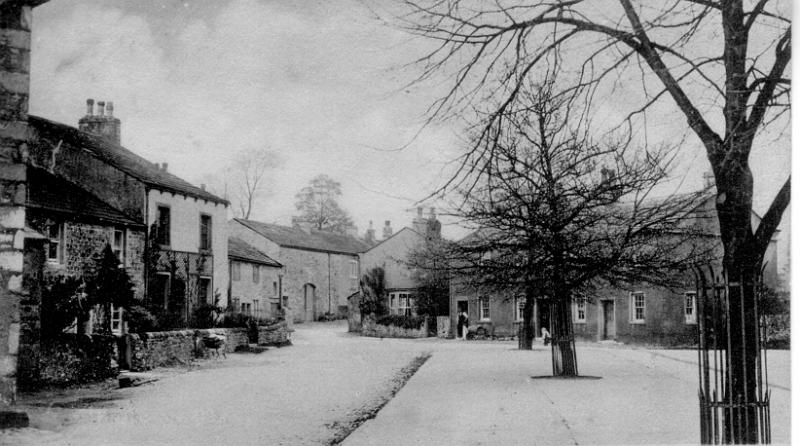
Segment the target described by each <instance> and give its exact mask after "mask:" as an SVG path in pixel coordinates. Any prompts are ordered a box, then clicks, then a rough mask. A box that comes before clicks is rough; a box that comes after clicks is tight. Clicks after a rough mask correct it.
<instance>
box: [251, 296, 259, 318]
mask: <svg viewBox="0 0 800 446" xmlns="http://www.w3.org/2000/svg"><path fill="white" fill-rule="evenodd" d="M253 315H254V316H255V317H261V312H260V310H259V308H258V300H257V299H253Z"/></svg>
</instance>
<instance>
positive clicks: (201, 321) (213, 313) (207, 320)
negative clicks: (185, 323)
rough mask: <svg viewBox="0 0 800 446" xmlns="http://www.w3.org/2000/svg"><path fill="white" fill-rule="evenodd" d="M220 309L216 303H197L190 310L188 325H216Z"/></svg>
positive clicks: (199, 326)
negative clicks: (197, 304) (190, 315)
mask: <svg viewBox="0 0 800 446" xmlns="http://www.w3.org/2000/svg"><path fill="white" fill-rule="evenodd" d="M222 311H223V310H222V309H221V308H220V307H218V306H216V305H212V304H204V305H199V306H197V307H195V309H194V310H192V319H191V320H190V321H189V326H190V327H192V328H213V327H215V326H216V324H217V320H218V319H219V317H220V315H221V314H222Z"/></svg>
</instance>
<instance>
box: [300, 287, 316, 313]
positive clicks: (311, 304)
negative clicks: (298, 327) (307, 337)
mask: <svg viewBox="0 0 800 446" xmlns="http://www.w3.org/2000/svg"><path fill="white" fill-rule="evenodd" d="M303 313H304V315H305V317H304V319H305V320H306V321H314V320H316V319H317V287H315V286H314V285H313V284H310V283H307V284H305V285H303Z"/></svg>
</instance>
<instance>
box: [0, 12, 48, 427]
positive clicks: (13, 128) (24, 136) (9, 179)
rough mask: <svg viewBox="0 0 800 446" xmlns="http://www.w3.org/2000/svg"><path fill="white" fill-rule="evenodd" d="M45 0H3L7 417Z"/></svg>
mask: <svg viewBox="0 0 800 446" xmlns="http://www.w3.org/2000/svg"><path fill="white" fill-rule="evenodd" d="M40 3H43V1H15V2H0V42H1V43H0V414H3V419H4V418H5V414H6V413H7V412H8V411H9V410H10V408H11V405H12V404H13V403H14V401H15V399H16V373H17V353H18V351H19V339H20V334H21V333H20V331H21V327H20V300H22V299H23V298H24V294H25V292H24V290H23V288H22V277H21V276H22V268H23V252H22V251H23V245H24V231H23V229H24V226H25V197H26V187H27V184H26V181H27V175H26V171H25V166H24V165H23V164H22V163H21V161H23V157H24V156H25V155H26V153H27V152H28V140H29V128H30V127H29V125H28V97H29V95H30V44H31V16H32V8H33V6H35V5H37V4H40ZM22 334H23V335H24V333H22ZM0 420H2V419H0ZM2 424H5V423H2ZM20 424H22V423H20ZM0 427H2V426H0Z"/></svg>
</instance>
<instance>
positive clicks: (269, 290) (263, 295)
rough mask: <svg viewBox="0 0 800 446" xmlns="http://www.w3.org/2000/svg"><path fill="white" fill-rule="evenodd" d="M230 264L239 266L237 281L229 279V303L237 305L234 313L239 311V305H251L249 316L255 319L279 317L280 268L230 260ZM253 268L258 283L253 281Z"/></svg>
mask: <svg viewBox="0 0 800 446" xmlns="http://www.w3.org/2000/svg"><path fill="white" fill-rule="evenodd" d="M230 262H231V263H234V262H236V263H238V264H239V265H241V266H240V267H239V268H240V272H241V275H240V276H239V278H238V280H235V278H233V277H231V287H230V288H231V302H237V303H238V304H239V305H238V306H236V307H235V308H234V310H235V311H240V310H241V304H243V303H249V304H250V305H251V314H252V315H253V316H255V317H259V318H266V317H272V318H276V317H278V316H280V315H281V314H280V312H279V311H278V307H279V303H280V295H279V292H280V291H279V289H278V288H279V282H280V278H279V276H280V274H281V268H278V267H274V266H267V265H259V264H258V263H251V262H245V261H241V260H231V261H230ZM253 268H258V269H259V275H258V282H255V281H254V280H253Z"/></svg>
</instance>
